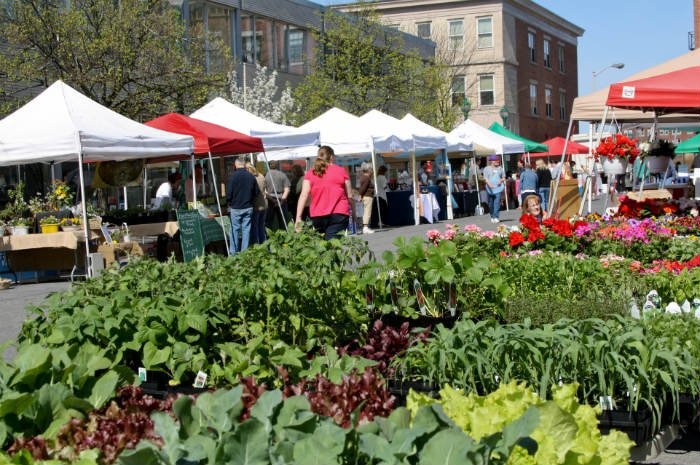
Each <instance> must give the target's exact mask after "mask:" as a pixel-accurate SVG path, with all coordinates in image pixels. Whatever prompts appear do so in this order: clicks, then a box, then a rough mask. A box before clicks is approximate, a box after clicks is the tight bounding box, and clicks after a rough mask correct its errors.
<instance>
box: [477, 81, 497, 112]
mask: <svg viewBox="0 0 700 465" xmlns="http://www.w3.org/2000/svg"><path fill="white" fill-rule="evenodd" d="M495 101H496V98H495V95H494V85H493V74H486V75H483V76H479V105H493V104H494V102H495Z"/></svg>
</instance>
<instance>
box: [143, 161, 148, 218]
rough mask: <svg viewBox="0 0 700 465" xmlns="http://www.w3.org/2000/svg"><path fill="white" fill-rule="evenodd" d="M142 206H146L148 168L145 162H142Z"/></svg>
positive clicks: (145, 207)
mask: <svg viewBox="0 0 700 465" xmlns="http://www.w3.org/2000/svg"><path fill="white" fill-rule="evenodd" d="M143 208H144V210H145V209H147V208H148V169H147V168H146V164H145V163H144V164H143Z"/></svg>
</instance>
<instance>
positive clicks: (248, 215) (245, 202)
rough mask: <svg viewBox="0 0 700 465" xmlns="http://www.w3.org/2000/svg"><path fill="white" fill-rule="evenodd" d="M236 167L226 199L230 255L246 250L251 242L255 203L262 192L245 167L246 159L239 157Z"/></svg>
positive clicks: (227, 185)
mask: <svg viewBox="0 0 700 465" xmlns="http://www.w3.org/2000/svg"><path fill="white" fill-rule="evenodd" d="M234 167H235V171H234V172H233V173H232V174H231V176H229V178H228V182H227V183H226V200H228V207H229V214H230V215H231V245H230V247H229V255H233V254H235V253H238V252H242V251H244V250H245V249H247V248H248V245H249V244H250V227H251V221H252V218H253V204H254V201H255V197H256V196H257V195H258V193H259V192H260V188H259V187H258V182H257V180H256V179H255V176H253V175H252V174H250V173H249V172H248V170H247V169H246V168H245V160H243V159H240V158H237V159H236V161H235V162H234ZM239 241H240V244H239Z"/></svg>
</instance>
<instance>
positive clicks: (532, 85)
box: [530, 82, 539, 116]
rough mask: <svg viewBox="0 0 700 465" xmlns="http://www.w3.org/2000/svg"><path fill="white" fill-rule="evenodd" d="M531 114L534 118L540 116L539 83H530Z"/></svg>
mask: <svg viewBox="0 0 700 465" xmlns="http://www.w3.org/2000/svg"><path fill="white" fill-rule="evenodd" d="M530 114H531V115H532V116H539V112H538V110H537V83H536V82H531V83H530Z"/></svg>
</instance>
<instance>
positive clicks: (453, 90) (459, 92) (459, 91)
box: [450, 74, 467, 107]
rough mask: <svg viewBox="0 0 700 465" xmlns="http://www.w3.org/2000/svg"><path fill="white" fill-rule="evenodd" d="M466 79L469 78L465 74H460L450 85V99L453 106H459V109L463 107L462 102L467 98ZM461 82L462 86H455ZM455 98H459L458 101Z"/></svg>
mask: <svg viewBox="0 0 700 465" xmlns="http://www.w3.org/2000/svg"><path fill="white" fill-rule="evenodd" d="M466 79H467V77H466V76H465V75H464V74H458V75H456V76H454V77H453V78H452V84H451V85H450V99H451V101H452V105H457V106H459V107H461V106H462V101H463V100H464V97H466V96H467V82H466ZM459 82H461V86H460V85H455V84H458V83H459ZM455 96H458V97H457V98H458V99H459V100H458V101H455Z"/></svg>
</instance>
